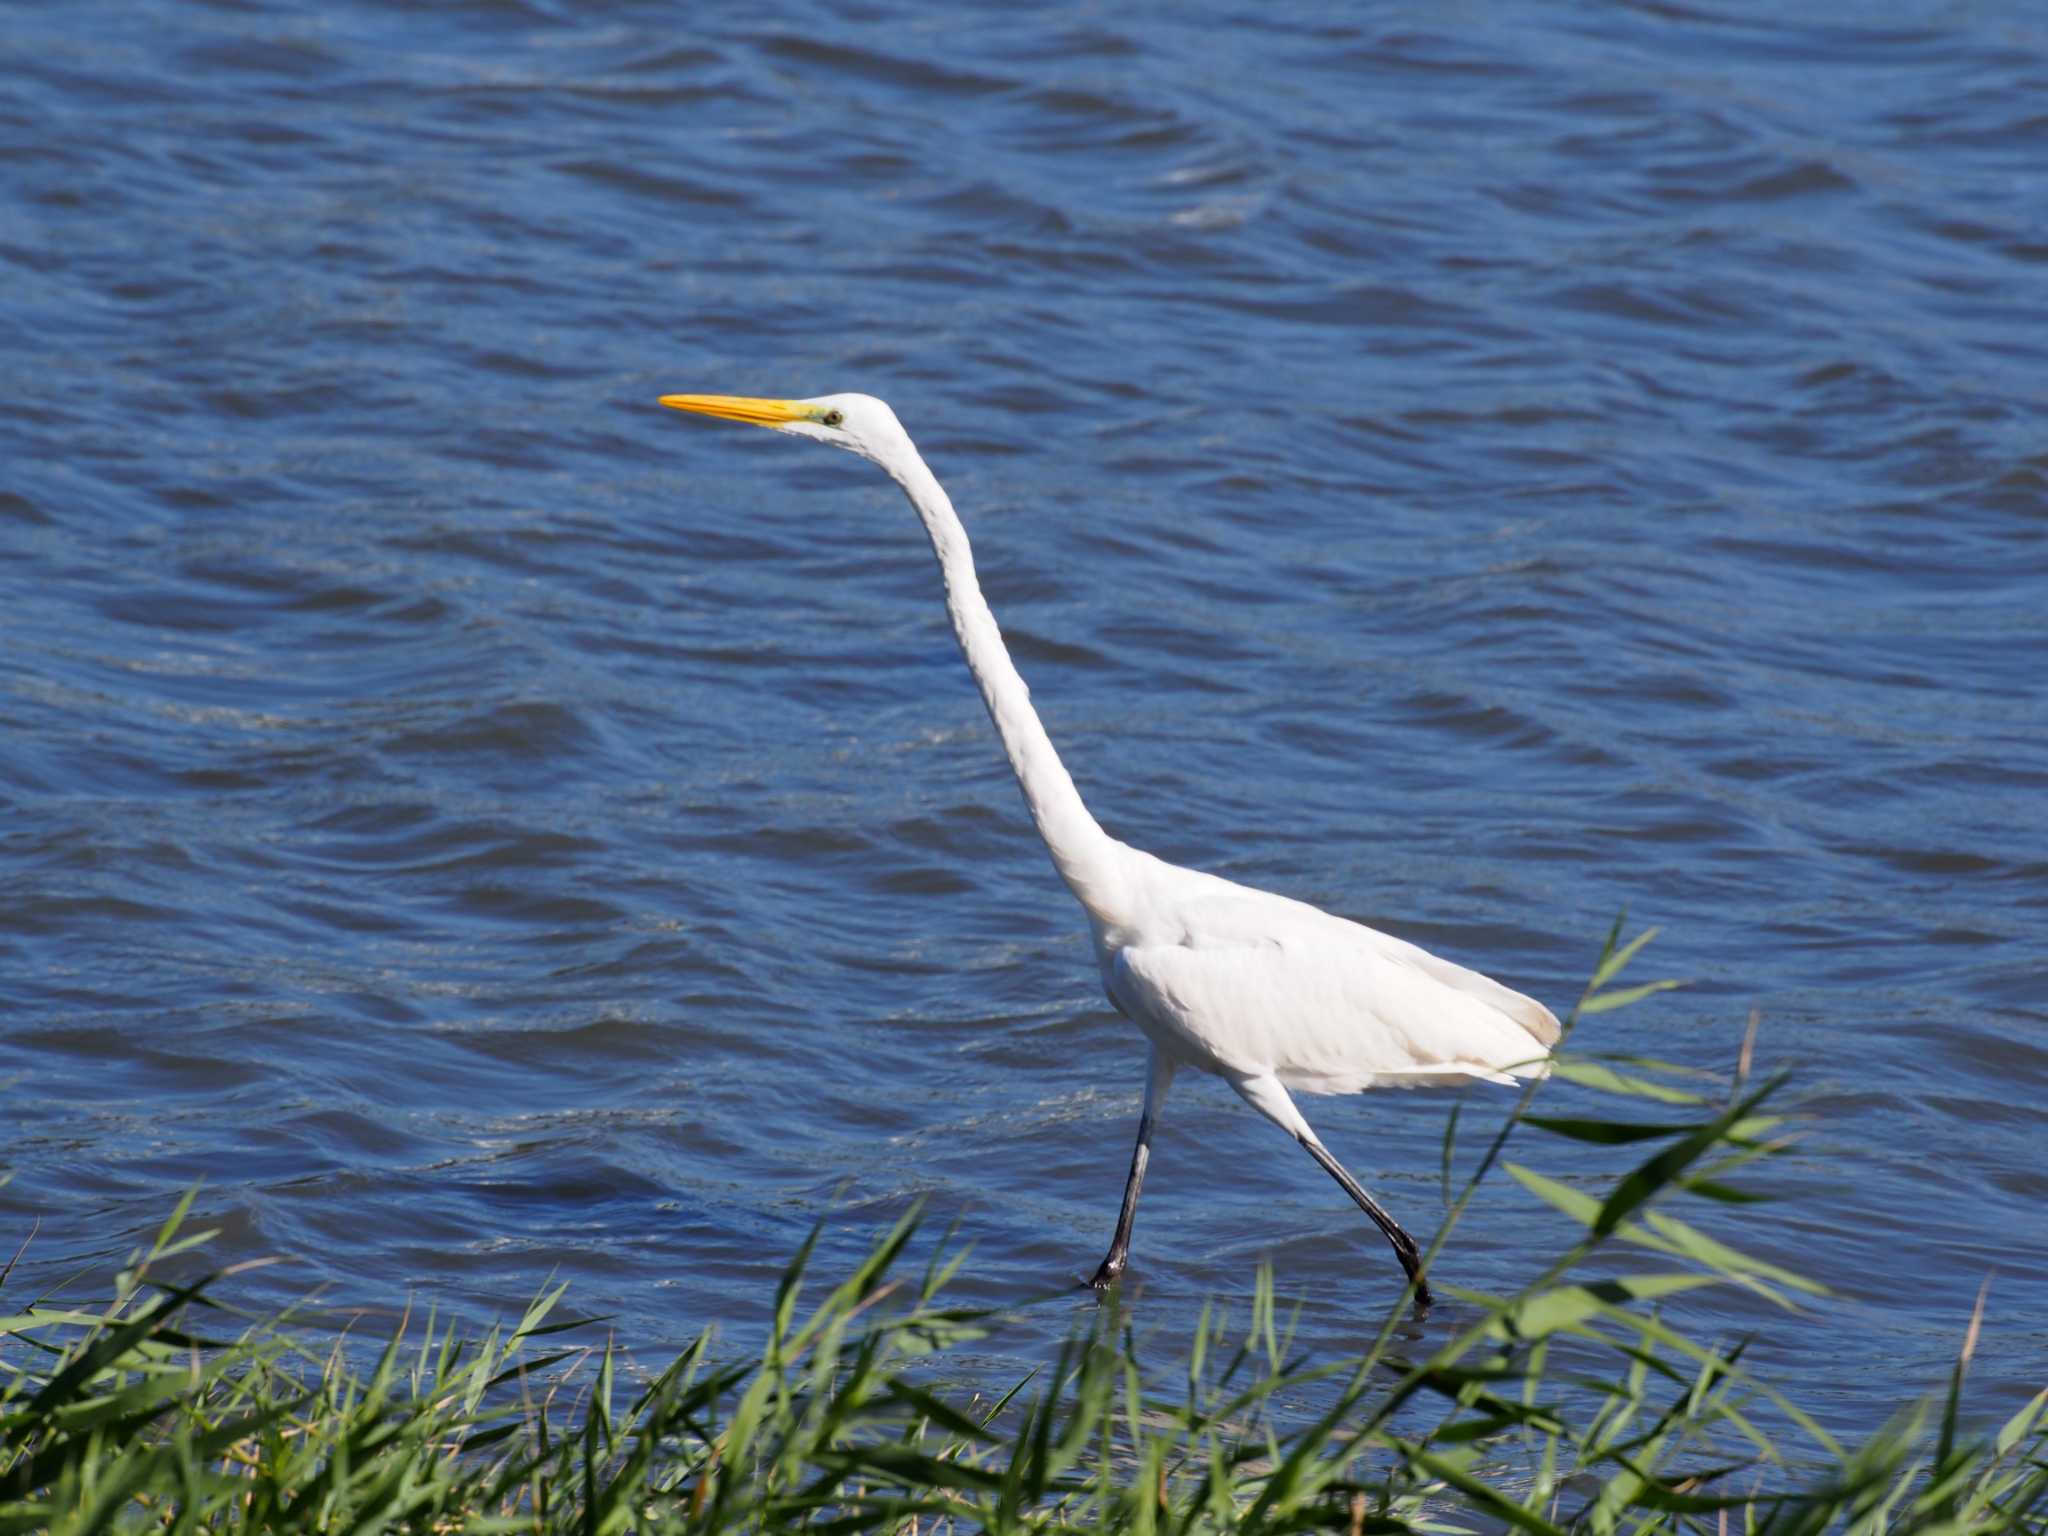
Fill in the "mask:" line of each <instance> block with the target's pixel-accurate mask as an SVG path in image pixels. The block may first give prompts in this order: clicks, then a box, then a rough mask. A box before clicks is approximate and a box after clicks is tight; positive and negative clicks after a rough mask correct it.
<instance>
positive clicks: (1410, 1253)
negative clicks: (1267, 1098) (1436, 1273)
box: [1297, 1136, 1434, 1307]
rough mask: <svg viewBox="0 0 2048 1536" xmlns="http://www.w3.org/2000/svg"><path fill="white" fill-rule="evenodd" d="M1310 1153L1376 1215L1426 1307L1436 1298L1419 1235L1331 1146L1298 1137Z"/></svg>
mask: <svg viewBox="0 0 2048 1536" xmlns="http://www.w3.org/2000/svg"><path fill="white" fill-rule="evenodd" d="M1297 1139H1298V1140H1299V1141H1300V1142H1301V1144H1302V1145H1303V1146H1304V1147H1307V1148H1308V1155H1309V1156H1310V1157H1312V1158H1314V1159H1315V1160H1316V1161H1317V1162H1319V1163H1321V1164H1322V1165H1323V1171H1324V1172H1325V1173H1327V1174H1329V1176H1330V1177H1331V1178H1333V1179H1335V1180H1336V1181H1337V1182H1338V1183H1339V1184H1341V1185H1342V1186H1343V1187H1344V1193H1345V1194H1347V1195H1349V1196H1350V1197H1351V1198H1352V1199H1353V1200H1355V1201H1357V1202H1358V1208H1359V1209H1360V1210H1361V1211H1363V1212H1365V1214H1366V1215H1368V1216H1370V1217H1371V1218H1372V1222H1373V1225H1374V1226H1376V1227H1378V1228H1379V1229H1380V1231H1381V1232H1382V1233H1384V1234H1385V1235H1386V1239H1387V1241H1388V1242H1389V1243H1391V1244H1392V1245H1393V1248H1394V1257H1395V1258H1397V1259H1399V1260H1400V1261H1401V1268H1402V1269H1403V1270H1405V1271H1407V1274H1408V1278H1409V1279H1410V1280H1412V1281H1414V1282H1415V1305H1416V1306H1418V1307H1426V1306H1428V1305H1429V1304H1430V1302H1431V1301H1432V1300H1433V1299H1434V1298H1433V1297H1431V1295H1430V1294H1429V1282H1428V1281H1427V1280H1425V1279H1424V1278H1423V1277H1422V1251H1421V1250H1420V1249H1419V1248H1417V1247H1416V1246H1415V1239H1414V1238H1412V1237H1410V1236H1409V1235H1408V1234H1407V1233H1406V1232H1403V1231H1402V1230H1401V1224H1400V1223H1399V1222H1398V1221H1396V1220H1394V1218H1393V1217H1391V1216H1389V1215H1388V1214H1387V1213H1386V1211H1385V1210H1384V1209H1382V1207H1381V1206H1380V1203H1379V1201H1377V1200H1375V1199H1373V1197H1372V1196H1371V1195H1368V1194H1367V1193H1366V1192H1365V1187H1364V1186H1363V1185H1361V1184H1360V1183H1359V1182H1358V1180H1356V1179H1354V1178H1353V1177H1351V1175H1350V1173H1349V1172H1348V1171H1347V1170H1346V1169H1345V1167H1344V1165H1343V1164H1342V1163H1340V1162H1338V1161H1337V1159H1336V1158H1334V1157H1332V1156H1330V1150H1329V1148H1327V1147H1325V1146H1324V1145H1323V1144H1322V1143H1321V1142H1320V1141H1317V1140H1316V1139H1315V1138H1314V1137H1312V1136H1302V1137H1298V1138H1297Z"/></svg>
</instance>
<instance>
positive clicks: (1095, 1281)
mask: <svg viewBox="0 0 2048 1536" xmlns="http://www.w3.org/2000/svg"><path fill="white" fill-rule="evenodd" d="M1151 1160H1152V1117H1151V1116H1150V1115H1140V1116H1138V1144H1137V1146H1135V1147H1133V1148H1132V1149H1131V1176H1130V1178H1128V1179H1127V1180H1125V1181H1124V1203H1123V1208H1122V1209H1121V1210H1119V1211H1118V1212H1117V1213H1116V1236H1115V1237H1113V1238H1111V1239H1110V1240H1109V1252H1108V1253H1107V1254H1105V1255H1104V1256H1103V1259H1102V1264H1101V1266H1100V1267H1099V1268H1097V1270H1096V1271H1095V1274H1094V1277H1093V1278H1092V1279H1090V1280H1089V1282H1088V1283H1089V1284H1090V1285H1092V1286H1094V1287H1095V1289H1096V1290H1098V1291H1106V1290H1108V1289H1109V1288H1110V1286H1112V1285H1114V1284H1115V1283H1116V1278H1117V1276H1118V1275H1121V1274H1122V1273H1123V1272H1124V1265H1125V1264H1127V1263H1129V1262H1130V1257H1131V1224H1132V1223H1133V1222H1135V1221H1136V1220H1137V1219H1138V1191H1139V1190H1140V1189H1142V1188H1143V1187H1144V1184H1145V1164H1146V1163H1148V1162H1150V1161H1151Z"/></svg>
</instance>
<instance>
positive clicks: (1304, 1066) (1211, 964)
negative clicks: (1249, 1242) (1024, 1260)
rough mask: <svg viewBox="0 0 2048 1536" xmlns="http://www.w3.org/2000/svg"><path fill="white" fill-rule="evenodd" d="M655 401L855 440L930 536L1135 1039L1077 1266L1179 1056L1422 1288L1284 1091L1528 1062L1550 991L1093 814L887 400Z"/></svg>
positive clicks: (1473, 1075) (961, 540)
mask: <svg viewBox="0 0 2048 1536" xmlns="http://www.w3.org/2000/svg"><path fill="white" fill-rule="evenodd" d="M661 403H662V404H663V405H667V406H673V407H675V408H676V409H678V410H686V411H696V412H700V413H702V414H705V415H711V416H722V417H725V418H727V419H730V420H735V421H746V422H751V423H754V424H755V425H758V426H766V427H773V428H775V429H777V430H779V431H783V432H788V433H791V434H794V435H796V436H799V437H809V438H812V439H815V440H816V441H819V442H825V443H830V444H832V445H833V446H835V447H839V448H845V449H848V450H850V451H852V452H854V453H858V454H860V455H861V456H862V457H863V458H866V459H869V460H871V461H873V462H874V463H876V464H879V465H880V466H881V467H882V468H883V469H885V470H887V471H888V472H889V474H890V475H891V476H892V477H893V478H894V479H895V480H896V482H897V484H899V485H900V486H902V488H903V491H904V493H905V494H906V495H907V496H908V497H909V498H910V503H911V505H912V506H913V507H915V508H916V509H917V513H918V516H919V517H920V518H921V519H922V520H923V522H924V526H925V531H926V532H927V533H928V534H929V535H930V536H931V541H932V551H933V553H934V554H935V555H936V556H937V557H938V561H939V570H940V574H941V576H942V578H943V579H944V582H945V589H946V608H947V612H948V613H949V615H950V616H951V618H952V620H953V628H954V632H955V633H956V634H957V635H958V636H959V639H960V646H961V650H962V652H963V653H964V654H965V656H966V658H967V667H968V670H969V671H970V672H971V673H972V674H973V676H974V680H975V682H976V683H977V684H978V685H979V687H980V689H981V694H982V699H983V701H984V702H985V703H986V704H987V705H988V712H989V717H990V718H991V719H992V720H993V721H994V722H995V727H996V734H997V735H998V736H999V737H1001V739H1002V743H1003V750H1004V752H1005V753H1006V754H1007V755H1008V757H1009V759H1010V766H1011V767H1012V769H1014V770H1015V772H1016V775H1017V783H1018V785H1019V787H1020V788H1021V789H1022V790H1023V792H1024V802H1025V805H1026V806H1027V807H1028V808H1029V810H1030V812H1031V817H1032V820H1033V822H1034V823H1035V824H1036V825H1037V827H1038V832H1039V835H1040V836H1041V837H1042V838H1043V839H1044V841H1045V846H1046V851H1047V852H1048V853H1050V854H1051V855H1052V860H1053V866H1054V868H1056V869H1057V870H1058V871H1059V873H1060V877H1061V878H1062V879H1063V880H1065V881H1066V883H1067V886H1068V888H1069V889H1070V890H1072V891H1073V893H1074V895H1075V897H1076V899H1078V900H1079V901H1080V903H1081V906H1082V909H1083V910H1084V911H1085V912H1086V913H1087V915H1088V921H1089V926H1090V928H1091V930H1092V932H1093V934H1094V940H1095V950H1096V958H1097V961H1098V963H1099V965H1100V966H1101V970H1102V985H1103V990H1104V991H1105V992H1106V993H1107V994H1108V996H1109V1000H1110V1002H1111V1003H1112V1004H1114V1005H1115V1007H1116V1008H1117V1009H1118V1011H1119V1012H1121V1013H1123V1014H1124V1015H1125V1016H1126V1017H1127V1018H1129V1019H1130V1020H1131V1021H1132V1022H1133V1023H1135V1024H1136V1025H1137V1026H1138V1027H1139V1029H1141V1030H1142V1031H1144V1033H1145V1036H1146V1038H1147V1039H1148V1040H1149V1041H1150V1042H1151V1047H1152V1049H1151V1061H1150V1067H1149V1070H1148V1073H1147V1077H1146V1088H1145V1107H1144V1111H1143V1113H1142V1114H1141V1115H1140V1116H1139V1121H1138V1141H1137V1146H1136V1148H1135V1150H1134V1151H1133V1153H1132V1157H1131V1170H1130V1175H1129V1177H1128V1179H1127V1180H1126V1182H1125V1186H1124V1198H1123V1205H1122V1208H1121V1210H1120V1211H1119V1213H1118V1217H1117V1228H1116V1235H1115V1237H1114V1239H1113V1240H1112V1241H1111V1244H1110V1249H1109V1253H1108V1254H1107V1255H1106V1256H1105V1257H1104V1259H1103V1261H1102V1264H1101V1266H1100V1267H1099V1268H1098V1269H1097V1270H1096V1272H1095V1275H1094V1278H1093V1279H1092V1280H1091V1281H1090V1283H1091V1284H1093V1285H1095V1286H1098V1287H1101V1286H1106V1285H1108V1284H1110V1283H1111V1282H1113V1281H1114V1280H1115V1279H1116V1278H1117V1277H1118V1276H1119V1275H1120V1274H1121V1273H1122V1272H1123V1269H1124V1265H1125V1263H1126V1261H1127V1259H1128V1257H1129V1252H1130V1237H1131V1227H1132V1223H1133V1221H1134V1218H1135V1215H1136V1211H1137V1205H1138V1194H1139V1190H1140V1188H1141V1187H1142V1185H1143V1183H1144V1177H1145V1167H1146V1163H1147V1161H1148V1160H1149V1158H1150V1154H1151V1141H1152V1130H1153V1127H1154V1125H1155V1124H1156V1123H1157V1121H1158V1117H1159V1112H1160V1109H1161V1106H1162V1105H1163V1103H1164V1101H1165V1097H1166V1092H1167V1089H1168V1087H1169V1086H1170V1085H1171V1084H1172V1081H1173V1076H1174V1073H1175V1072H1176V1071H1177V1070H1178V1069H1179V1068H1181V1067H1193V1068H1196V1069H1198V1070H1200V1071H1203V1072H1210V1073H1214V1074H1215V1075H1216V1076H1218V1077H1221V1078H1222V1079H1224V1081H1226V1082H1228V1083H1229V1084H1230V1085H1231V1086H1232V1087H1233V1088H1234V1089H1236V1090H1237V1092H1238V1094H1239V1095H1240V1096H1241V1097H1243V1099H1244V1100H1245V1102H1246V1103H1248V1104H1250V1105H1251V1106H1252V1107H1253V1108H1254V1109H1256V1110H1258V1111H1259V1112H1260V1113H1261V1114H1263V1115H1265V1116H1266V1117H1267V1118H1268V1119H1270V1120H1272V1121H1273V1122H1274V1123H1275V1124H1276V1125H1278V1126H1279V1127H1280V1128H1281V1129H1282V1130H1284V1131H1286V1132H1287V1133H1288V1134H1289V1135H1291V1136H1293V1137H1294V1138H1295V1139H1296V1140H1297V1141H1299V1142H1300V1143H1301V1144H1302V1146H1303V1147H1305V1148H1306V1149H1307V1150H1308V1152H1309V1154H1310V1155H1311V1156H1313V1157H1314V1158H1315V1159H1316V1161H1317V1162H1318V1163H1320V1164H1321V1165H1322V1166H1323V1168H1324V1169H1325V1170H1326V1171H1328V1172H1329V1174H1330V1175H1331V1177H1332V1178H1334V1179H1336V1180H1337V1182H1338V1183H1339V1184H1340V1185H1342V1186H1343V1188H1344V1190H1345V1191H1346V1193H1348V1194H1349V1195H1350V1196H1351V1198H1352V1199H1353V1200H1354V1201H1355V1202H1357V1204H1358V1205H1359V1207H1360V1209H1362V1210H1363V1211H1364V1212H1365V1213H1366V1215H1368V1216H1369V1217H1371V1218H1372V1220H1373V1222H1374V1223H1375V1224H1376V1225H1377V1226H1378V1227H1379V1228H1380V1230H1381V1232H1382V1233H1383V1234H1385V1236H1386V1238H1387V1240H1388V1242H1389V1243H1391V1244H1392V1245H1393V1248H1394V1252H1395V1254H1396V1255H1397V1256H1398V1257H1399V1258H1400V1260H1401V1264H1402V1267H1403V1269H1404V1270H1406V1272H1407V1274H1408V1277H1409V1279H1410V1281H1411V1282H1412V1283H1413V1285H1414V1287H1415V1293H1416V1298H1417V1300H1418V1302H1419V1303H1421V1304H1424V1305H1426V1304H1427V1303H1428V1300H1429V1288H1428V1286H1427V1284H1426V1283H1425V1281H1424V1279H1423V1276H1422V1273H1421V1264H1420V1254H1419V1252H1418V1250H1417V1248H1416V1245H1415V1242H1414V1240H1413V1239H1412V1238H1410V1237H1409V1236H1408V1234H1407V1233H1406V1232H1404V1231H1402V1230H1401V1228H1400V1226H1399V1224H1397V1223H1396V1222H1395V1221H1394V1219H1393V1218H1392V1217H1391V1216H1389V1215H1388V1214H1387V1213H1386V1212H1385V1211H1384V1210H1383V1209H1381V1208H1380V1206H1379V1204H1378V1202H1376V1201H1375V1200H1374V1199H1373V1198H1372V1197H1371V1196H1370V1195H1368V1194H1367V1193H1366V1192H1365V1190H1364V1189H1363V1188H1362V1187H1361V1186H1360V1185H1359V1184H1358V1181H1357V1180H1356V1179H1354V1178H1352V1177H1351V1175H1350V1174H1349V1173H1348V1172H1347V1171H1346V1170H1345V1169H1344V1167H1343V1165H1342V1164H1340V1163H1339V1162H1338V1161H1337V1160H1336V1159H1335V1158H1334V1157H1333V1156H1331V1155H1330V1152H1329V1149H1328V1148H1326V1147H1325V1146H1324V1145H1323V1144H1322V1142H1321V1140H1320V1139H1318V1138H1317V1136H1316V1134H1315V1132H1314V1131H1313V1130H1311V1129H1310V1127H1309V1124H1308V1122H1307V1121H1306V1120H1305V1119H1303V1118H1302V1115H1301V1111H1300V1110H1299V1109H1298V1108H1296V1107H1295V1104H1294V1100H1293V1099H1292V1097H1291V1096H1290V1095H1289V1091H1288V1090H1290V1089H1293V1090H1295V1091H1298V1092H1302V1093H1355V1092H1358V1091H1361V1090H1363V1089H1367V1088H1387V1087H1403V1088H1413V1087H1423V1086H1438V1085H1445V1084H1457V1083H1466V1082H1471V1081H1473V1080H1475V1079H1481V1080H1485V1081H1487V1082H1496V1083H1509V1082H1513V1081H1514V1079H1515V1078H1516V1077H1518V1076H1520V1077H1527V1076H1532V1075H1537V1074H1540V1073H1542V1072H1543V1071H1545V1070H1546V1058H1547V1056H1548V1053H1549V1048H1550V1047H1551V1046H1552V1045H1553V1044H1555V1043H1556V1041H1557V1038H1558V1023H1557V1019H1556V1018H1555V1016H1553V1015H1552V1013H1551V1012H1550V1010H1549V1009H1547V1008H1545V1007H1544V1006H1543V1005H1542V1004H1541V1003H1539V1002H1536V1001H1535V1000H1534V999H1533V998H1528V997H1524V996H1523V995H1522V994H1521V993H1519V992H1515V991H1512V990H1510V989H1509V988H1507V987H1504V986H1502V985H1501V984H1500V983H1499V982H1497V981H1493V980H1491V979H1490V978H1488V977H1485V976H1482V975H1480V974H1479V973H1478V972H1477V971H1471V970H1467V969H1466V968H1465V967H1463V966H1461V965H1454V964H1453V963H1451V962H1450V961H1448V960H1445V959H1442V958H1440V957H1439V956H1436V955H1433V954H1431V953H1429V951H1427V950H1425V949H1421V948H1418V947H1417V946H1416V945H1413V944H1410V943H1407V942H1405V941H1404V940H1401V939H1397V938H1394V937H1392V936H1391V935H1389V934H1384V933H1380V932H1378V931H1377V930H1376V929H1372V928H1367V927H1365V926H1364V925H1363V924H1361V923H1354V922H1351V921H1349V920H1348V919H1345V918H1341V917H1336V916H1333V915H1331V914H1330V913H1328V912H1324V911H1322V910H1321V909H1320V908H1317V907H1312V906H1310V905H1308V904H1307V903H1306V902H1300V901H1293V900H1290V899H1289V898H1287V897H1285V896H1276V895H1274V894H1273V893H1271V892H1269V891H1261V890H1255V889H1253V888H1251V887H1249V886H1243V885H1238V884H1236V883H1235V882H1233V881H1229V880H1224V879H1221V878H1219V877H1218V876H1215V875H1209V874H1204V873H1202V872H1201V871H1199V870H1192V869H1182V868H1180V867H1179V866H1177V865H1173V864H1168V863H1166V862H1165V861H1164V860H1162V859H1157V858H1154V857H1153V856H1152V855H1151V854H1148V853H1144V852H1141V851H1140V850H1138V849H1135V848H1132V847H1129V846H1128V845H1126V844H1124V843H1120V842H1118V841H1117V840H1116V839H1115V838H1112V837H1110V836H1109V835H1108V834H1107V833H1106V832H1104V831H1103V830H1102V828H1101V827H1100V826H1098V825H1097V824H1096V822H1095V819H1094V817H1092V816H1091V815H1089V813H1088V810H1087V807H1086V806H1084V805H1083V804H1082V802H1081V797H1080V794H1079V793H1078V792H1077V791H1076V790H1075V788H1074V783H1073V780H1072V779H1071V778H1069V777H1068V775H1067V771H1066V769H1065V767H1064V766H1063V765H1062V764H1061V762H1060V760H1059V755H1058V754H1057V753H1056V752H1055V751H1054V750H1053V746H1052V741H1051V739H1050V738H1049V737H1047V735H1046V733H1045V727H1044V725H1043V723H1042V722H1040V720H1039V718H1038V713H1037V711H1036V710H1034V709H1033V708H1032V707H1031V696H1030V690H1029V689H1028V688H1026V687H1025V686H1024V680H1023V679H1022V678H1021V677H1020V676H1018V674H1017V669H1016V667H1015V666H1014V665H1013V664H1012V663H1011V661H1010V655H1009V651H1008V649H1007V648H1006V647H1005V646H1004V644H1003V638H1002V633H1001V631H1000V630H998V629H997V627H996V622H995V618H994V616H993V615H992V614H991V613H990V612H989V608H988V603H987V602H986V600H985V599H984V598H983V597H982V594H981V586H980V583H979V582H978V581H977V580H976V578H975V574H974V561H973V556H972V554H971V552H970V549H969V546H968V542H967V533H966V530H965V529H964V528H963V527H962V526H961V524H960V519H959V517H958V515H957V514H956V513H955V512H954V511H953V504H952V502H951V501H950V500H949V499H948V498H947V496H946V493H945V491H944V490H943V489H942V488H941V487H940V485H939V483H938V481H937V480H936V479H934V478H933V476H932V473H931V471H930V469H928V468H927V467H926V465H925V462H924V460H923V459H922V458H921V457H919V455H918V452H917V449H916V447H915V446H914V445H913V444H912V443H911V441H910V437H909V435H908V434H907V433H906V432H904V430H903V428H902V426H901V424H900V423H898V421H897V420H896V415H895V413H894V412H893V411H891V410H890V409H889V407H888V406H887V405H885V404H884V403H883V402H881V401H880V400H876V399H874V398H872V397H870V396H867V395H824V396H819V397H817V398H814V399H809V400H764V399H751V398H742V397H739V396H731V395H665V396H663V397H662V402H661Z"/></svg>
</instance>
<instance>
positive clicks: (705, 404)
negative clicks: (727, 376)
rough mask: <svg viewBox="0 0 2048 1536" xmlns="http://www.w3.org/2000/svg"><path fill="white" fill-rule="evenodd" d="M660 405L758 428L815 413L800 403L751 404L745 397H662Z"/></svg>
mask: <svg viewBox="0 0 2048 1536" xmlns="http://www.w3.org/2000/svg"><path fill="white" fill-rule="evenodd" d="M661 403H662V404H663V405H665V406H667V407H669V409H671V410H676V411H695V412H697V413H698V414H699V415H700V416H722V417H724V418H725V419H726V420H727V421H747V422H752V423H753V424H754V425H755V426H757V427H779V426H781V425H782V424H783V423H784V422H788V421H806V420H808V419H809V418H810V415H811V412H812V410H813V409H814V408H813V407H811V406H808V405H806V404H804V403H803V401H801V400H750V399H748V398H747V397H746V396H744V395H663V396H662V397H661Z"/></svg>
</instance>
